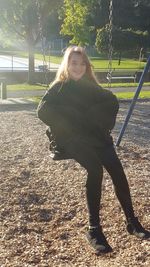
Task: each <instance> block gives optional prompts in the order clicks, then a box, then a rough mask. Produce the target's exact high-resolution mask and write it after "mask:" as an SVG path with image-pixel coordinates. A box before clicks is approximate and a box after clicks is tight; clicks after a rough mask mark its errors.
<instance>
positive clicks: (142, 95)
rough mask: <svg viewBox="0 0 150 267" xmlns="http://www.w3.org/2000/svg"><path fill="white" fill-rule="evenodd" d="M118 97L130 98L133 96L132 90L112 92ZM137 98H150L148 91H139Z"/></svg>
mask: <svg viewBox="0 0 150 267" xmlns="http://www.w3.org/2000/svg"><path fill="white" fill-rule="evenodd" d="M114 94H115V95H116V96H117V97H118V99H132V98H133V96H134V94H135V93H134V92H117V93H114ZM139 98H143V99H144V98H149V99H150V91H141V92H140V94H139Z"/></svg>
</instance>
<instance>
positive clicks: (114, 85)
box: [7, 82, 150, 91]
mask: <svg viewBox="0 0 150 267" xmlns="http://www.w3.org/2000/svg"><path fill="white" fill-rule="evenodd" d="M100 85H101V86H102V87H104V88H108V83H103V84H100ZM144 85H147V86H148V85H150V82H147V83H144ZM137 86H138V83H112V84H111V87H112V88H119V87H125V91H127V90H128V88H130V87H137ZM44 89H46V85H45V84H33V85H31V84H28V83H21V84H11V85H10V84H9V85H7V90H8V91H21V90H33V91H34V90H44Z"/></svg>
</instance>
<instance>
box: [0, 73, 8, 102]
mask: <svg viewBox="0 0 150 267" xmlns="http://www.w3.org/2000/svg"><path fill="white" fill-rule="evenodd" d="M0 83H1V99H7V86H6V79H5V78H2V79H0Z"/></svg>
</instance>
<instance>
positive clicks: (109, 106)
mask: <svg viewBox="0 0 150 267" xmlns="http://www.w3.org/2000/svg"><path fill="white" fill-rule="evenodd" d="M118 108H119V104H118V101H117V98H116V96H114V95H113V94H112V92H110V91H108V90H106V89H103V88H102V87H100V86H99V85H97V84H96V83H94V82H91V81H89V80H88V79H86V78H85V77H84V78H82V79H80V80H78V81H74V80H69V81H67V82H64V83H63V82H58V83H56V84H55V85H53V86H52V87H51V88H50V89H49V90H48V92H47V93H46V94H45V95H44V97H43V98H42V100H41V102H40V103H39V106H38V109H37V114H38V117H39V119H40V120H42V121H43V122H44V123H45V124H46V125H48V126H49V127H50V129H51V133H50V132H47V134H48V136H49V138H50V140H51V141H54V139H55V143H56V145H57V149H58V147H59V149H60V150H61V149H62V150H65V146H66V145H67V143H68V142H70V141H71V140H72V139H73V138H76V136H78V137H79V136H81V138H84V140H87V142H90V143H91V144H93V145H96V146H105V145H107V144H109V143H110V142H112V138H111V136H110V133H111V130H112V129H113V127H114V125H115V120H116V115H117V112H118ZM53 143H54V142H53Z"/></svg>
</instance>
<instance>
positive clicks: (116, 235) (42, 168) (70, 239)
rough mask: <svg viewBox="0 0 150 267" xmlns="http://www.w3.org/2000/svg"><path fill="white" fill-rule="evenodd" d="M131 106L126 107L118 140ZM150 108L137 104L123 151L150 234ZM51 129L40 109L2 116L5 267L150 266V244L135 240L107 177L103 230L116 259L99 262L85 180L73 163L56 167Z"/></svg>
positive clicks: (0, 197)
mask: <svg viewBox="0 0 150 267" xmlns="http://www.w3.org/2000/svg"><path fill="white" fill-rule="evenodd" d="M128 105H129V104H128V103H122V104H121V106H120V112H119V115H118V119H117V124H116V127H115V129H114V131H113V137H114V140H116V137H117V135H118V131H119V129H120V127H121V125H122V121H123V119H124V116H125V114H126V111H127V108H128ZM149 138H150V102H144V103H138V104H137V105H136V109H135V111H134V114H133V116H132V118H131V121H130V123H129V126H128V128H127V130H126V133H125V136H124V138H123V141H122V143H121V146H120V147H119V148H118V149H117V150H118V154H119V156H120V158H121V159H122V163H123V166H124V168H125V171H126V174H127V176H128V181H129V184H130V187H131V194H132V197H133V203H134V207H135V209H136V214H137V215H138V216H139V218H140V221H141V222H142V223H143V224H144V225H145V227H147V228H149V227H150V224H149V218H148V215H149V211H150V210H149V206H150V205H149V204H150V193H149V188H150V179H149V174H150V142H149ZM48 145H49V144H48V140H47V138H46V136H45V126H44V125H43V124H42V122H40V121H39V120H38V119H37V117H36V113H35V106H34V107H33V106H32V105H30V106H28V105H24V107H23V105H22V106H21V105H18V107H17V106H16V105H14V106H13V105H12V106H9V110H8V106H6V107H5V108H4V107H3V110H1V112H0V183H1V186H0V205H1V215H0V216H1V217H0V234H1V241H0V266H1V267H23V266H27V267H33V266H36V267H59V266H60V267H74V266H77V267H94V266H95V267H100V266H101V267H117V266H119V267H129V266H130V267H141V266H144V267H145V266H147V267H148V266H150V255H149V247H148V241H141V240H138V239H137V238H135V237H132V236H129V235H128V233H127V231H126V229H125V223H124V219H125V218H124V216H123V213H122V211H121V209H120V206H119V204H118V201H117V200H116V197H115V195H114V191H113V190H112V183H111V180H110V178H109V176H108V175H107V174H106V173H105V177H104V181H103V195H102V211H101V217H102V225H103V229H104V232H105V234H106V236H107V238H108V241H109V243H110V244H111V246H112V247H113V253H111V254H110V255H105V256H99V257H97V256H95V255H94V254H93V253H92V251H91V249H90V248H89V246H88V244H87V242H86V240H85V237H84V234H85V231H86V227H87V210H86V201H85V182H86V172H85V170H84V169H82V168H81V167H80V166H79V164H77V163H76V162H75V161H73V160H64V161H60V162H54V161H52V160H51V159H50V156H49V154H50V153H49V150H48Z"/></svg>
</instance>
